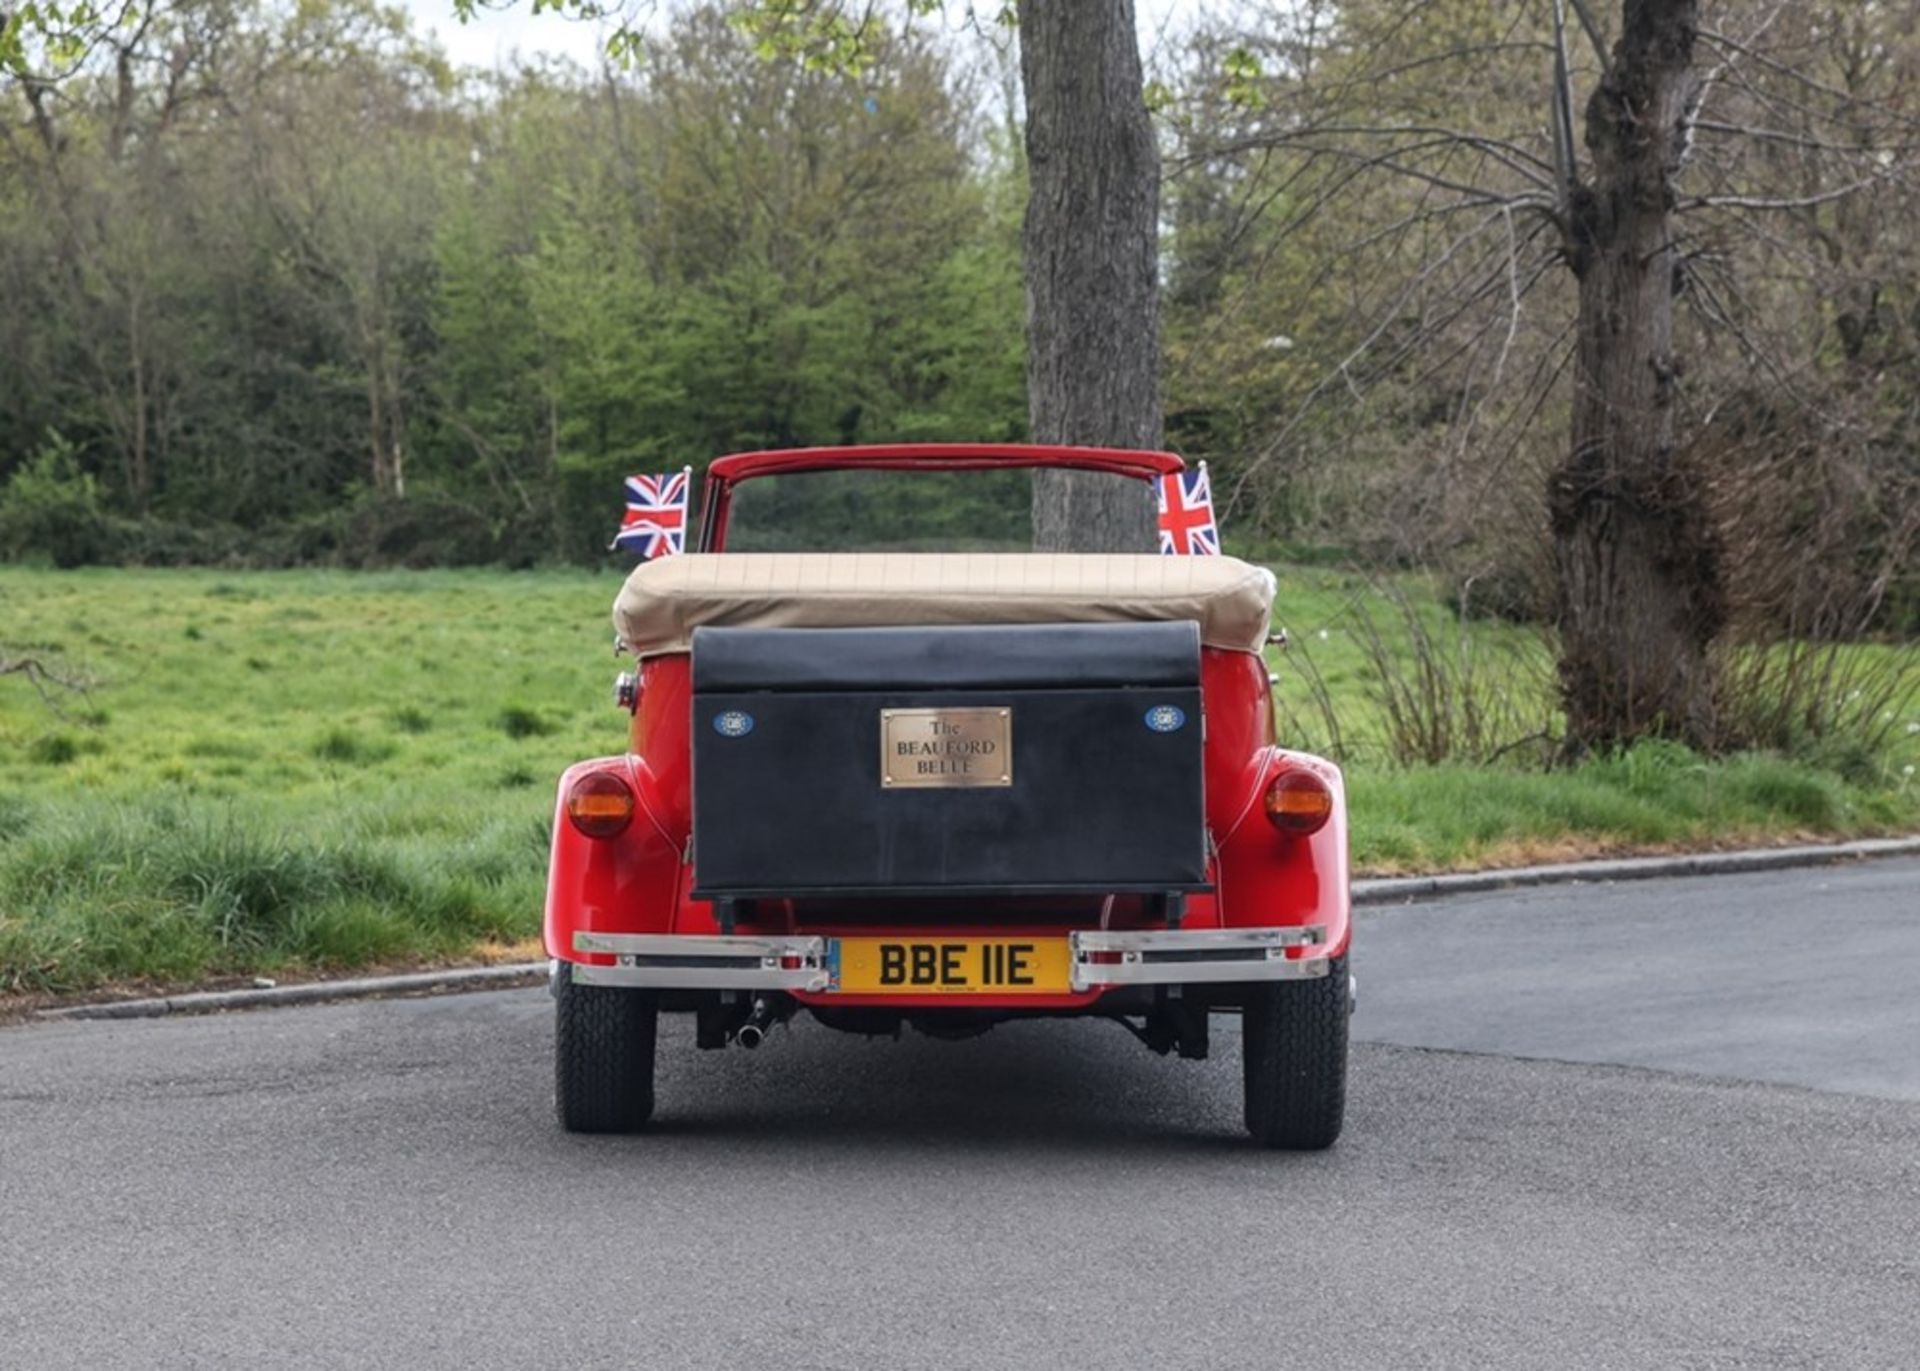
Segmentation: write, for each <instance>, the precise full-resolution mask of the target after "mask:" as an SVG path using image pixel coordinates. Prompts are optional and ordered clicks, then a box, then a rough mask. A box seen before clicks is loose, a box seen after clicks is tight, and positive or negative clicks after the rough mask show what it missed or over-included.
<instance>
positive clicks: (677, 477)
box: [608, 467, 693, 559]
mask: <svg viewBox="0 0 1920 1371" xmlns="http://www.w3.org/2000/svg"><path fill="white" fill-rule="evenodd" d="M692 485H693V468H692V467H686V468H684V469H682V470H680V471H676V472H673V473H672V474H670V475H664V476H629V477H627V512H626V514H625V516H624V517H622V519H621V520H620V531H619V532H618V533H616V534H614V535H613V542H612V543H611V544H610V545H609V546H608V551H612V550H613V549H614V548H625V549H626V550H627V551H628V552H635V553H638V554H639V555H640V556H641V557H643V558H647V559H652V558H654V557H671V556H673V554H674V553H676V552H685V551H686V550H687V492H688V491H689V490H690V489H691V488H692Z"/></svg>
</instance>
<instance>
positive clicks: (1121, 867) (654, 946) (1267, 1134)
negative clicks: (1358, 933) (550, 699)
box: [546, 445, 1352, 1149]
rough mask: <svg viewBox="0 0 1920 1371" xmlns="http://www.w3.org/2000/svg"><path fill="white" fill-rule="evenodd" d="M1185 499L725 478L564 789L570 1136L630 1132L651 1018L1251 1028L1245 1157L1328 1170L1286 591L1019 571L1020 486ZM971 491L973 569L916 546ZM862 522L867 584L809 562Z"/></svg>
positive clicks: (1328, 1036)
mask: <svg viewBox="0 0 1920 1371" xmlns="http://www.w3.org/2000/svg"><path fill="white" fill-rule="evenodd" d="M1181 465H1182V464H1181V461H1180V459H1179V458H1178V457H1175V456H1172V455H1170V454H1167V453H1160V452H1131V451H1119V450H1110V449H1097V448H1071V447H1039V446H1015V445H977V446H976V445H939V446H934V445H910V446H892V447H861V448H822V449H802V450H795V451H783V452H752V453H742V454H738V455H735V456H730V457H722V458H720V459H718V460H716V461H714V462H713V463H712V465H711V466H710V467H709V468H708V471H707V476H706V483H705V490H704V499H703V503H702V506H701V514H702V520H701V528H700V532H699V536H698V540H697V542H695V543H694V544H693V546H694V547H695V548H696V549H697V550H694V551H690V552H688V553H687V554H685V555H683V556H676V557H667V558H663V559H660V560H656V561H652V562H648V563H645V564H643V565H641V566H640V567H639V568H638V569H637V570H635V571H634V572H633V574H632V576H631V577H629V578H628V580H627V582H626V584H625V585H624V587H623V588H622V589H621V591H620V594H619V598H618V600H617V601H616V603H615V606H614V624H615V628H616V630H617V633H618V639H617V643H616V646H617V647H619V648H622V649H624V650H626V651H630V652H632V653H633V654H634V655H635V657H636V659H637V661H638V668H637V670H636V671H635V672H633V673H630V674H627V675H623V676H622V677H621V678H620V682H619V685H618V688H617V693H618V698H619V701H620V703H621V705H622V706H623V707H624V708H626V709H628V710H629V711H630V712H631V714H632V716H633V721H632V732H631V743H630V745H629V747H628V749H627V751H626V753H625V754H624V755H621V756H615V757H597V758H594V759H592V760H590V761H584V762H580V763H578V764H577V765H575V766H573V767H570V768H569V769H568V770H567V772H566V773H565V775H563V776H562V777H561V779H560V787H559V801H558V806H557V809H556V812H555V816H554V824H553V850H552V865H551V869H550V873H549V877H548V884H547V904H546V946H547V951H548V955H549V956H550V957H551V958H552V959H553V986H554V994H555V999H556V1005H557V1008H556V1020H557V1031H556V1035H555V1061H556V1076H557V1091H558V1110H559V1116H560V1121H561V1123H562V1125H563V1126H564V1127H566V1128H567V1129H569V1130H574V1131H582V1132H631V1131H634V1130H637V1129H639V1128H641V1127H642V1126H644V1125H645V1123H646V1122H647V1120H648V1119H649V1117H650V1116H651V1115H652V1112H653V1106H654V1090H653V1079H654V1056H655V1039H656V1028H657V1024H658V1019H659V1015H660V1014H661V1013H662V1012H682V1013H690V1014H692V1015H693V1016H694V1021H695V1030H696V1031H695V1041H696V1043H697V1045H698V1046H700V1047H702V1048H712V1049H721V1048H725V1047H727V1046H729V1045H730V1044H732V1045H738V1046H739V1047H742V1048H752V1047H756V1046H758V1045H759V1044H761V1043H762V1042H763V1041H764V1040H765V1039H766V1037H767V1035H768V1033H769V1031H770V1030H771V1029H772V1028H773V1027H774V1026H775V1025H778V1024H781V1023H784V1022H786V1021H788V1020H792V1019H794V1018H796V1016H798V1015H800V1014H801V1013H802V1012H803V1011H804V1013H805V1015H806V1016H807V1017H808V1018H810V1019H811V1020H813V1021H815V1022H817V1023H818V1024H821V1025H825V1026H826V1027H828V1028H835V1029H841V1030H845V1031H848V1032H853V1033H863V1034H876V1035H897V1034H898V1033H899V1032H900V1031H901V1029H902V1028H903V1027H905V1028H911V1029H913V1030H916V1031H919V1032H923V1033H927V1034H931V1035H935V1036H941V1037H948V1036H951V1037H961V1036H967V1035H970V1034H973V1033H977V1032H981V1031H984V1030H985V1029H987V1028H990V1027H991V1026H993V1025H994V1024H997V1023H1001V1022H1004V1021H1006V1020H1010V1019H1015V1018H1030V1017H1036V1016H1039V1017H1063V1016H1094V1017H1101V1018H1108V1019H1113V1020H1116V1021H1118V1022H1120V1023H1121V1024H1123V1025H1125V1026H1126V1027H1127V1028H1129V1029H1130V1030H1131V1031H1132V1032H1133V1033H1134V1034H1135V1035H1136V1036H1137V1037H1138V1038H1139V1039H1140V1040H1141V1041H1142V1042H1144V1043H1145V1044H1146V1045H1147V1046H1149V1047H1151V1048H1153V1049H1155V1050H1156V1051H1159V1052H1163V1053H1164V1052H1170V1051H1171V1052H1177V1053H1179V1054H1180V1055H1181V1056H1183V1057H1194V1058H1198V1057H1205V1056H1206V1055H1207V1053H1208V1048H1209V1041H1210V1039H1209V1025H1210V1022H1211V1020H1212V1018H1213V1016H1215V1015H1231V1016H1237V1017H1238V1019H1239V1021H1240V1026H1241V1031H1240V1039H1241V1042H1242V1056H1243V1058H1244V1062H1245V1072H1244V1075H1245V1092H1246V1095H1245V1099H1246V1123H1247V1128H1248V1130H1249V1131H1250V1132H1251V1133H1252V1135H1253V1137H1254V1138H1255V1139H1256V1140H1257V1141H1258V1142H1259V1143H1261V1144H1263V1145H1265V1146H1268V1147H1277V1148H1300V1149H1306V1148H1324V1147H1327V1146H1329V1145H1330V1144H1332V1143H1333V1141H1334V1140H1335V1139H1336V1138H1337V1137H1338V1136H1339V1133H1340V1127H1341V1119H1342V1114H1343V1110H1344V1105H1345V1095H1346V1066H1347V1018H1348V1014H1349V1011H1350V1008H1351V1003H1352V988H1351V981H1350V978H1349V976H1348V974H1347V950H1348V940H1349V896H1348V874H1347V837H1346V822H1345V811H1344V796H1343V791H1342V784H1341V776H1340V772H1339V769H1338V768H1336V767H1335V766H1333V765H1332V764H1331V763H1329V762H1327V761H1325V760H1323V759H1321V758H1318V757H1313V756H1309V755H1306V754H1304V753H1300V752H1295V751H1290V750H1288V749H1286V748H1284V747H1282V746H1281V745H1280V743H1279V741H1278V740H1277V738H1276V737H1275V728H1274V715H1273V709H1272V701H1271V693H1270V692H1271V683H1270V678H1269V676H1268V674H1267V667H1266V663H1265V661H1264V659H1263V657H1262V652H1263V650H1264V648H1265V646H1266V643H1267V642H1268V633H1269V615H1270V611H1271V605H1272V595H1273V579H1272V577H1271V575H1270V574H1269V573H1267V572H1266V571H1265V570H1263V569H1261V568H1257V567H1253V566H1249V565H1247V564H1246V563H1244V562H1240V561H1237V560H1235V559H1233V558H1230V557H1184V556H1181V557H1175V556H1114V555H1077V554H1076V555H1068V554H1042V553H1033V552H1021V551H1001V550H997V549H998V548H999V547H1001V546H1005V547H1017V546H1019V545H1020V541H1019V540H1021V539H1023V538H1024V537H1025V534H1026V528H1025V524H1024V522H1021V521H1024V520H1025V518H1026V517H1027V515H1026V510H1025V506H1024V504H1023V503H1022V502H1023V501H1024V499H1025V492H1026V490H1027V489H1028V487H1029V485H1030V478H1029V475H1028V473H1027V471H1026V470H1024V469H1030V468H1036V467H1052V468H1070V469H1077V470H1084V471H1097V472H1106V473H1111V474H1113V475H1116V476H1120V477H1125V478H1130V479H1133V480H1138V481H1141V482H1143V483H1148V490H1147V491H1143V494H1142V498H1143V499H1147V498H1151V497H1150V493H1149V492H1150V490H1151V483H1152V482H1155V481H1156V480H1158V479H1159V478H1160V477H1161V476H1163V475H1165V474H1167V473H1170V472H1174V471H1178V470H1180V469H1181ZM915 482H918V483H919V488H918V490H917V493H915V496H914V498H912V499H907V498H904V497H903V496H902V495H901V494H900V492H899V490H898V489H897V487H899V486H900V485H902V484H906V485H913V484H914V483H915ZM955 482H965V483H968V484H966V485H964V486H962V485H956V484H954V483H955ZM942 483H944V484H942ZM975 483H981V484H975ZM756 491H764V492H766V494H765V496H764V497H759V496H756ZM956 492H959V493H962V494H966V495H967V498H968V499H969V500H970V501H971V502H972V503H970V504H969V506H968V513H967V521H968V524H969V527H968V529H967V530H966V533H967V535H968V536H966V537H964V538H962V539H961V541H962V542H966V543H968V544H969V545H970V546H971V547H972V548H973V549H974V550H966V551H958V552H954V551H944V552H936V551H926V550H923V549H924V548H925V547H926V546H927V545H928V544H927V542H926V541H925V540H921V541H916V540H915V539H914V538H912V537H910V536H909V535H908V530H907V529H906V528H905V525H906V524H907V523H908V522H910V520H909V519H908V518H907V515H908V514H910V513H912V512H913V511H916V510H917V511H919V512H920V513H922V514H927V513H928V511H933V512H934V516H936V517H933V520H932V521H933V523H934V524H936V525H938V524H939V522H940V521H939V519H938V517H937V514H938V511H939V510H940V509H941V506H942V500H943V494H944V495H945V496H950V497H953V498H955V499H957V498H958V496H957V495H956V494H955V493H956ZM987 496H990V497H991V498H984V497H987ZM976 497H982V498H976ZM983 498H984V503H983ZM978 507H989V508H993V509H1000V508H1005V509H1006V510H1008V511H1009V512H1010V522H1011V523H1012V525H1013V531H1012V533H1011V534H1010V536H1009V537H1008V538H1007V539H1005V540H1004V542H1003V543H1001V544H994V543H992V542H991V541H990V540H986V539H984V538H981V537H976V536H974V535H975V533H976V530H974V529H973V528H972V527H971V525H972V524H974V523H977V522H980V520H979V519H978V518H977V515H978ZM802 514H804V515H805V516H806V519H805V520H804V521H803V520H802V519H801V517H800V516H801V515H802ZM863 519H866V520H868V521H869V522H877V523H878V524H879V525H880V526H881V528H882V530H883V536H882V537H881V538H879V539H878V540H877V543H876V542H875V541H871V540H870V541H869V542H868V543H867V546H868V547H870V548H872V549H873V550H854V551H846V550H835V551H824V552H823V551H809V550H806V549H805V546H804V543H805V540H804V538H802V537H799V536H798V535H795V534H794V533H793V532H792V530H793V528H794V527H796V526H797V525H798V524H799V523H801V522H807V523H808V524H809V526H812V527H819V526H821V524H822V521H823V520H825V521H826V522H827V524H828V525H829V526H830V527H831V528H832V529H833V537H832V541H833V542H834V543H835V544H836V546H837V547H845V546H846V545H848V544H850V543H851V544H854V545H855V546H859V539H858V538H857V537H856V526H857V525H860V524H861V523H862V520H863ZM935 531H936V532H940V531H941V530H940V529H938V528H936V530H935ZM946 532H948V533H950V532H951V530H946ZM935 541H936V542H937V541H938V540H935ZM948 541H949V542H950V541H952V540H951V538H949V539H948ZM796 543H797V544H799V546H798V547H796ZM903 548H904V549H905V550H902V549H903ZM981 549H985V550H981Z"/></svg>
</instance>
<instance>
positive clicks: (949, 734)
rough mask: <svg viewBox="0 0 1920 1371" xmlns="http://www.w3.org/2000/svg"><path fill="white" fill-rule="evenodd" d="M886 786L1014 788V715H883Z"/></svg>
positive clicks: (999, 711)
mask: <svg viewBox="0 0 1920 1371" xmlns="http://www.w3.org/2000/svg"><path fill="white" fill-rule="evenodd" d="M880 784H881V785H882V786H883V787H886V788H889V789H896V790H898V789H906V788H908V787H911V786H968V785H1012V784H1013V711H1012V710H1011V709H883V710H881V711H880Z"/></svg>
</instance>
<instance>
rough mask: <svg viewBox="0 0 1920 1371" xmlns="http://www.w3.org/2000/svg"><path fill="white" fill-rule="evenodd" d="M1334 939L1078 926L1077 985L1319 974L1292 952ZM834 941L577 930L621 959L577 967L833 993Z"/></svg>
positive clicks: (593, 981) (653, 982)
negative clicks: (1295, 957) (1097, 928)
mask: <svg viewBox="0 0 1920 1371" xmlns="http://www.w3.org/2000/svg"><path fill="white" fill-rule="evenodd" d="M944 931H945V932H947V933H949V934H951V930H944ZM903 936H909V935H903ZM1326 940H1327V930H1326V929H1325V928H1322V927H1320V926H1319V925H1308V926H1306V927H1297V928H1195V929H1170V930H1166V931H1150V932H1113V931H1104V930H1087V931H1084V932H1077V933H1069V934H1068V935H1067V949H1068V954H1069V960H1070V963H1071V967H1072V972H1071V979H1072V987H1071V988H1072V990H1073V991H1074V992H1075V993H1079V992H1083V991H1087V990H1095V989H1102V988H1105V987H1107V986H1116V985H1200V984H1203V983H1216V982H1222V981H1227V982H1231V981H1291V980H1311V979H1313V978H1315V977H1319V976H1324V975H1326V974H1327V968H1328V966H1329V962H1328V960H1327V959H1326V958H1325V957H1315V958H1309V959H1294V958H1290V957H1288V956H1287V951H1288V949H1289V948H1295V947H1320V946H1322V945H1324V944H1325V943H1326ZM832 942H833V939H831V938H825V937H819V936H812V935H809V936H804V937H802V936H789V937H780V936H765V937H761V936H753V935H731V936H722V937H699V936H691V937H682V936H680V935H678V934H672V933H575V934H574V935H573V950H574V951H575V952H583V953H584V952H592V953H598V954H601V955H603V956H611V957H614V958H616V959H617V960H616V964H615V965H613V966H587V965H583V964H581V963H578V962H576V963H574V966H573V971H572V975H573V979H574V980H575V981H576V982H578V983H579V984H581V985H612V986H631V987H644V988H647V989H655V990H811V991H826V990H831V989H832V988H833V972H832V969H831V967H832V963H833V959H834V953H833V948H832Z"/></svg>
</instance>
